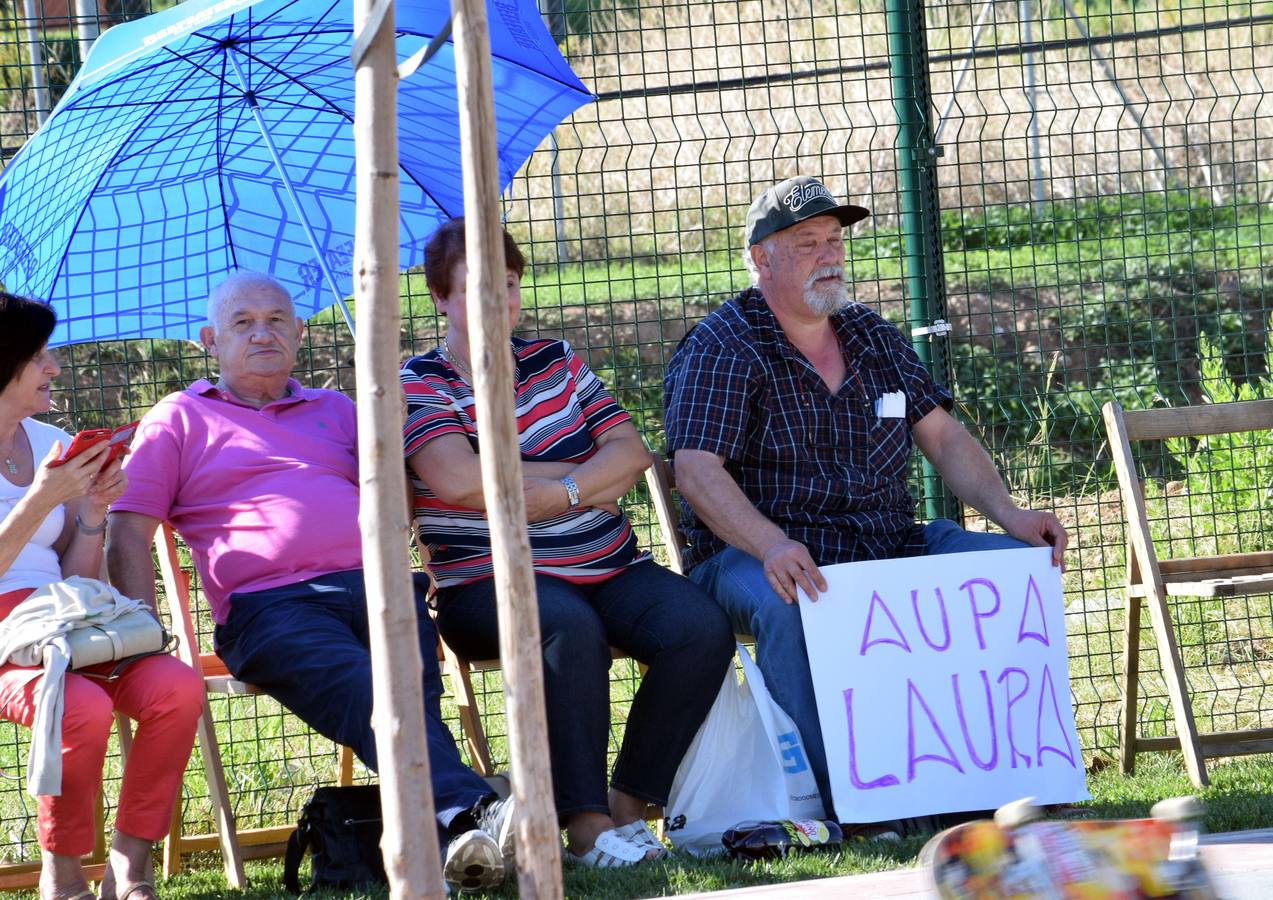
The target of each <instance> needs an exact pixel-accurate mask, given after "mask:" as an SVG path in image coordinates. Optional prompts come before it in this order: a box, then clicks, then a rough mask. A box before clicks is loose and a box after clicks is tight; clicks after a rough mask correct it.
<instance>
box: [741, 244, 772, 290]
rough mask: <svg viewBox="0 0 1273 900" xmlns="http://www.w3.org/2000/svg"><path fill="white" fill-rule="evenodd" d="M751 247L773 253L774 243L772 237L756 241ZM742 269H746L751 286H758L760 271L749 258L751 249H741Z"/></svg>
mask: <svg viewBox="0 0 1273 900" xmlns="http://www.w3.org/2000/svg"><path fill="white" fill-rule="evenodd" d="M752 246H754V247H761V248H763V249H764V251H765V252H766V253H773V251H774V241H773V235H770V236H769V237H767V238H763V239H762V240H759V241H757V242H756V243H755V244H753V245H752ZM743 267H744V268H746V269H747V275H748V277H750V278H751V286H752V287H755V286H756V285H758V284H760V269H758V268H756V261H755V260H754V259H752V258H751V247H744V248H743Z"/></svg>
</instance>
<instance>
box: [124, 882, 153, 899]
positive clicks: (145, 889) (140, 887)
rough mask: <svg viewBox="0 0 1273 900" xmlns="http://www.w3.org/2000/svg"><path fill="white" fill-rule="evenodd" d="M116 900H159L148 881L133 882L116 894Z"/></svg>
mask: <svg viewBox="0 0 1273 900" xmlns="http://www.w3.org/2000/svg"><path fill="white" fill-rule="evenodd" d="M116 900H159V895H158V894H156V893H155V886H154V885H153V884H151V883H150V882H149V881H134V882H133V883H132V884H130V885H129V886H128V887H126V888H124V890H123V891H122V892H120V893H118V894H116Z"/></svg>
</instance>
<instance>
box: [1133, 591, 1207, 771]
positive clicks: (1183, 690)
mask: <svg viewBox="0 0 1273 900" xmlns="http://www.w3.org/2000/svg"><path fill="white" fill-rule="evenodd" d="M1150 594H1151V596H1149V597H1147V598H1146V602H1147V603H1148V605H1149V620H1150V622H1151V623H1152V624H1153V627H1154V639H1155V640H1156V641H1157V642H1158V658H1159V659H1160V660H1162V674H1163V680H1164V681H1165V682H1166V683H1167V694H1168V696H1169V697H1170V698H1171V707H1172V711H1173V712H1174V714H1175V720H1176V722H1175V724H1176V734H1177V735H1178V736H1179V738H1180V750H1181V753H1183V754H1184V757H1185V770H1186V771H1188V773H1189V780H1190V781H1192V782H1193V785H1194V787H1197V788H1204V787H1206V786H1207V785H1209V784H1210V783H1211V779H1210V778H1208V777H1207V766H1206V761H1205V760H1204V759H1203V756H1202V742H1201V741H1200V740H1199V739H1198V726H1197V724H1196V723H1195V722H1194V718H1193V705H1192V702H1191V699H1190V697H1189V688H1188V686H1187V685H1186V684H1185V666H1184V661H1183V660H1182V659H1181V656H1180V647H1179V646H1178V645H1177V644H1176V631H1175V628H1174V627H1173V626H1172V624H1171V612H1170V610H1169V609H1168V608H1167V602H1166V598H1165V597H1163V596H1161V595H1159V594H1156V593H1155V592H1154V591H1152V590H1151V591H1150Z"/></svg>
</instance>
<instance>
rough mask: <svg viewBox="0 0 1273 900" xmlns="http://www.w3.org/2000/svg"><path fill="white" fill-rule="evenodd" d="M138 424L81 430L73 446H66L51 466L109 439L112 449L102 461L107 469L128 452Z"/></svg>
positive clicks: (60, 463)
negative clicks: (64, 450)
mask: <svg viewBox="0 0 1273 900" xmlns="http://www.w3.org/2000/svg"><path fill="white" fill-rule="evenodd" d="M138 424H139V423H137V422H129V423H128V424H127V425H121V426H119V427H118V428H89V429H87V430H86V431H81V432H79V433H78V434H76V435H75V438H74V440H72V441H71V446H69V447H67V448H66V452H65V453H63V454H62V456H61V457H60V458H59V459H55V460H54V461H53V462H51V463H49V468H50V469H51V468H54V467H56V466H60V465H62V464H63V463H65V462H67V461H68V460H70V459H74V458H75V457H76V456H79V455H80V454H81V453H83V452H84V451H85V450H87V449H88V448H89V447H92V446H95V445H97V444H100V443H101V442H102V441H107V442H109V443H110V451H109V452H107V454H106V457H105V460H104V461H103V462H102V468H103V469H105V468H106V467H107V466H109V465H110V464H111V463H113V462H114V461H115V460H117V459H119V458H120V457H121V456H123V455H124V454H125V453H127V452H128V445H129V442H130V441H132V439H133V435H134V434H135V433H136V431H137V425H138Z"/></svg>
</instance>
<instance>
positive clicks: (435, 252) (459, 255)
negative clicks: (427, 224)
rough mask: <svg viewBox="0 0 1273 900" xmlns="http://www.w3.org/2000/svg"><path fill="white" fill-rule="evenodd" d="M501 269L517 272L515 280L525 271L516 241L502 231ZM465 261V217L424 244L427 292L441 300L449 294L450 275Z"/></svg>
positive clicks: (455, 221)
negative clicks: (502, 253) (502, 261)
mask: <svg viewBox="0 0 1273 900" xmlns="http://www.w3.org/2000/svg"><path fill="white" fill-rule="evenodd" d="M500 233H501V234H503V235H504V266H505V268H507V269H509V270H511V271H512V272H514V273H516V275H517V277H518V278H521V277H522V273H523V272H525V271H526V257H525V256H523V255H522V251H521V250H519V249H518V248H517V242H516V241H515V240H513V238H512V235H510V234H509V233H508V232H507V231H505V230H504V229H503V228H501V229H500ZM462 262H464V217H463V216H458V217H456V218H454V219H452V220H451V221H449V222H447V223H446V224H444V225H443V226H442V227H441V228H439V229H438V230H437V231H435V232H433V237H431V238H429V243H427V244H425V245H424V281H425V284H427V285H428V286H429V293H431V294H433V295H434V296H438V295H439V294H440V295H441V296H443V297H449V296H450V295H451V289H452V288H453V287H454V285H453V284H451V276H452V275H454V274H455V267H456V266H457V265H459V264H460V263H462Z"/></svg>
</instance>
